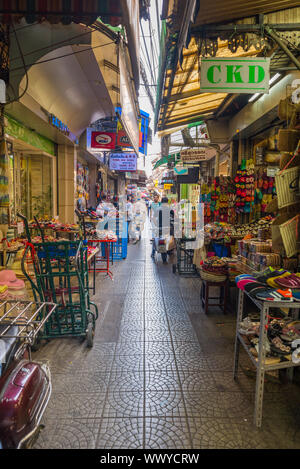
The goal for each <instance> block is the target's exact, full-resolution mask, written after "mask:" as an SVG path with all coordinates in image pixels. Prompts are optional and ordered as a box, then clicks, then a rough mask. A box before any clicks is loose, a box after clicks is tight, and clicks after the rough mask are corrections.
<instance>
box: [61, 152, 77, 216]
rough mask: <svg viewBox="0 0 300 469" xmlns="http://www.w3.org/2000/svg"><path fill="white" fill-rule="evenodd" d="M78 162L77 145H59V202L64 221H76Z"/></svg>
mask: <svg viewBox="0 0 300 469" xmlns="http://www.w3.org/2000/svg"><path fill="white" fill-rule="evenodd" d="M76 164H77V154H76V148H75V146H71V145H58V204H59V220H60V221H61V222H62V223H74V222H75V213H74V211H75V208H76V207H75V195H76V194H75V192H76Z"/></svg>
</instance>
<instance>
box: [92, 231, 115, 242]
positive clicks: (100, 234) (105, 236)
mask: <svg viewBox="0 0 300 469" xmlns="http://www.w3.org/2000/svg"><path fill="white" fill-rule="evenodd" d="M94 236H95V237H94V238H93V239H100V240H102V241H117V239H118V237H117V236H116V235H115V233H114V232H113V231H110V230H95V234H94Z"/></svg>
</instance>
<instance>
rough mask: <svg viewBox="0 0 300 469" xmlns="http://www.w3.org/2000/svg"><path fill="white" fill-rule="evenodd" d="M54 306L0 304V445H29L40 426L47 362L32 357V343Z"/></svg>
mask: <svg viewBox="0 0 300 469" xmlns="http://www.w3.org/2000/svg"><path fill="white" fill-rule="evenodd" d="M55 308H56V305H54V304H52V303H33V302H20V301H4V302H3V303H1V304H0V449H26V448H31V447H32V446H33V445H34V443H35V441H36V440H37V438H38V435H39V433H40V431H41V429H42V428H43V426H42V425H41V424H40V422H41V418H42V416H43V414H44V411H45V409H46V407H47V404H48V401H49V399H50V396H51V390H52V387H51V376H50V370H49V367H48V365H47V363H41V362H38V361H33V360H32V359H31V346H32V345H33V344H34V342H35V340H36V338H37V336H38V333H39V331H40V329H41V328H42V327H43V325H44V323H45V322H46V321H47V320H48V318H49V317H50V316H51V314H52V313H53V311H54V310H55Z"/></svg>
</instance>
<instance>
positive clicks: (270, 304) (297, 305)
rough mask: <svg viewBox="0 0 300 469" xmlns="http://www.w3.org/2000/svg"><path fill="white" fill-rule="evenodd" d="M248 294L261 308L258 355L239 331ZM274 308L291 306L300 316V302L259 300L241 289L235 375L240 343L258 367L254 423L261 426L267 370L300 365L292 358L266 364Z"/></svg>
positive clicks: (236, 366) (235, 366)
mask: <svg viewBox="0 0 300 469" xmlns="http://www.w3.org/2000/svg"><path fill="white" fill-rule="evenodd" d="M245 296H247V297H248V298H250V299H251V301H252V302H253V303H254V304H255V305H256V306H257V307H258V308H259V310H260V329H259V352H258V357H257V358H256V357H254V355H252V353H251V352H250V350H249V347H248V346H247V344H246V343H245V341H244V339H243V337H242V335H241V334H240V332H239V329H240V323H241V321H242V319H243V315H244V314H243V313H244V298H245ZM271 308H272V309H273V308H289V309H291V310H294V311H295V310H297V311H298V314H297V317H299V310H300V302H295V301H291V302H290V301H258V300H256V299H255V298H253V297H252V296H251V295H250V294H249V293H247V292H244V291H243V290H239V301H238V311H237V324H236V338H235V352H234V370H233V377H234V379H236V378H237V372H238V365H239V351H240V345H242V346H243V348H244V349H245V350H246V352H247V355H248V356H249V358H250V360H251V362H252V363H253V364H254V366H255V367H256V391H255V409H254V425H256V426H257V427H261V424H262V407H263V393H264V375H265V372H266V371H271V370H272V371H274V370H280V369H288V368H294V367H296V366H299V365H300V364H299V363H294V362H293V361H292V360H286V361H280V362H278V363H274V364H272V365H267V364H266V341H267V327H266V326H267V324H268V319H269V311H270V309H271Z"/></svg>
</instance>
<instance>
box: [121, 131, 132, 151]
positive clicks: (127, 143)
mask: <svg viewBox="0 0 300 469" xmlns="http://www.w3.org/2000/svg"><path fill="white" fill-rule="evenodd" d="M117 146H118V147H127V148H128V147H129V148H132V145H131V143H130V140H129V138H128V137H127V134H126V132H125V130H119V132H118V135H117Z"/></svg>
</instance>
